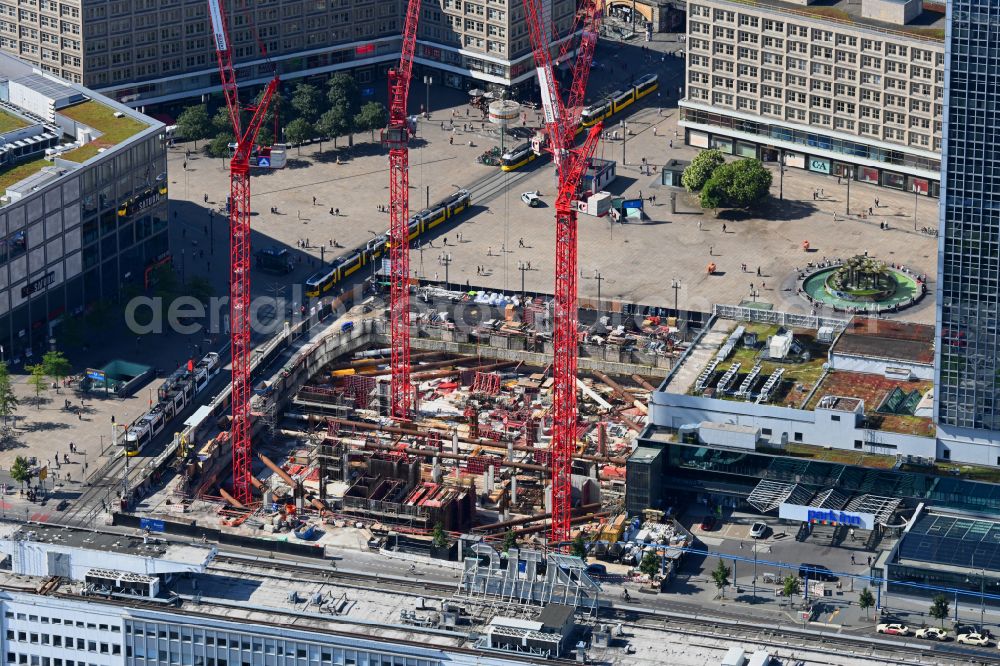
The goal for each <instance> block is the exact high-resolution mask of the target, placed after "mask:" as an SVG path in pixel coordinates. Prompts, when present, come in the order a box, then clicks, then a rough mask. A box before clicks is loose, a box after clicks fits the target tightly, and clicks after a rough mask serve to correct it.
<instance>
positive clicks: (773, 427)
mask: <svg viewBox="0 0 1000 666" xmlns="http://www.w3.org/2000/svg"><path fill="white" fill-rule="evenodd" d="M837 417H839V420H837ZM649 418H650V422H651V423H653V424H655V425H659V426H666V427H669V428H679V427H680V426H682V425H688V424H696V423H700V422H701V421H713V422H715V423H733V424H735V425H742V426H750V427H753V428H760V429H761V439H762V440H768V441H770V442H771V443H772V444H775V445H777V444H779V443H780V442H781V440H782V436H783V435H785V436H787V438H788V441H789V442H796V441H801V443H803V444H812V445H815V446H828V447H832V448H835V449H845V450H855V449H856V442H858V441H861V442H862V447H863V448H862V449H861V450H863V451H869V452H871V453H882V454H887V455H894V454H897V453H898V454H903V455H912V456H924V457H936V455H937V442H936V440H935V439H934V438H933V437H919V436H917V435H906V434H902V433H894V432H883V431H877V432H875V431H869V430H866V429H864V428H862V427H859V425H858V424H857V421H856V419H855V415H854V414H853V413H851V412H842V411H835V410H829V409H817V410H815V411H805V410H800V409H794V408H792V407H775V406H773V405H757V404H754V403H749V402H737V401H734V400H718V399H715V398H703V397H700V396H690V395H678V394H674V393H661V392H656V393H653V397H652V400H651V401H650V405H649ZM766 430H770V431H771V432H770V434H767V433H766V432H765V431H766ZM796 433H799V434H801V440H797V439H796ZM952 459H953V460H957V458H955V457H954V454H953V457H952Z"/></svg>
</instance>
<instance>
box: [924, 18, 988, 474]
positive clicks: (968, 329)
mask: <svg viewBox="0 0 1000 666" xmlns="http://www.w3.org/2000/svg"><path fill="white" fill-rule="evenodd" d="M948 14H949V16H948V34H947V52H946V53H947V55H946V62H947V66H946V79H945V86H946V89H947V91H948V93H947V96H946V99H945V109H944V115H945V127H944V154H943V165H942V174H941V178H942V182H943V184H944V192H943V196H942V197H941V223H940V229H941V249H940V252H939V258H938V284H937V307H938V324H937V325H938V330H937V339H938V345H937V364H936V370H937V377H936V382H935V386H936V391H937V393H936V396H935V398H936V400H935V415H936V417H937V422H938V428H939V430H938V437H939V439H940V441H941V446H942V448H943V452H944V454H945V457H947V452H948V450H949V446H950V445H951V444H950V443H952V444H957V443H959V442H961V443H964V444H966V445H968V443H969V442H974V443H977V444H979V445H981V446H982V448H983V451H982V454H983V455H982V461H983V462H984V463H988V464H997V465H1000V374H998V373H1000V339H998V337H997V309H998V305H1000V282H998V278H1000V275H998V271H1000V249H998V247H1000V246H998V243H1000V173H998V172H997V171H996V169H995V165H996V164H997V163H1000V148H998V146H1000V143H998V142H1000V112H998V110H997V105H998V104H1000V90H998V89H997V71H996V69H997V64H998V63H1000V47H998V46H997V40H998V38H1000V27H998V25H997V22H998V21H1000V3H998V2H973V1H972V0H954V1H953V2H949V3H948Z"/></svg>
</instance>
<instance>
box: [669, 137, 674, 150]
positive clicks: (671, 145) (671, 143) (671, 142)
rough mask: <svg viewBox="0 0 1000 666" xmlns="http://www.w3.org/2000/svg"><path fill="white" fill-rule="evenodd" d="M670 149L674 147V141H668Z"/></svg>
mask: <svg viewBox="0 0 1000 666" xmlns="http://www.w3.org/2000/svg"><path fill="white" fill-rule="evenodd" d="M670 147H671V148H673V147H674V140H673V139H671V140H670Z"/></svg>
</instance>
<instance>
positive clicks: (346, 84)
mask: <svg viewBox="0 0 1000 666" xmlns="http://www.w3.org/2000/svg"><path fill="white" fill-rule="evenodd" d="M326 88H327V91H326V99H327V101H328V102H330V107H331V108H335V107H338V106H339V107H342V108H343V109H344V114H345V115H347V117H349V118H352V117H354V114H355V113H357V112H358V108H359V107H360V105H361V104H360V101H361V90H360V89H359V88H358V84H357V82H356V81H355V80H354V77H353V76H351V75H350V74H346V73H344V72H339V73H337V74H334V75H333V76H331V77H330V80H329V81H327V83H326Z"/></svg>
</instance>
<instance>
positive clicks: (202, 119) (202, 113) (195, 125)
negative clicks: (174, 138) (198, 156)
mask: <svg viewBox="0 0 1000 666" xmlns="http://www.w3.org/2000/svg"><path fill="white" fill-rule="evenodd" d="M177 132H178V133H179V134H180V135H181V137H182V138H184V139H185V140H186V141H194V147H195V149H196V150H197V148H198V141H200V140H201V139H207V138H208V137H210V136H212V120H211V118H209V117H208V109H206V108H205V105H204V104H198V105H196V106H189V107H188V108H186V109H184V111H182V112H181V115H180V116H178V117H177Z"/></svg>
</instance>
